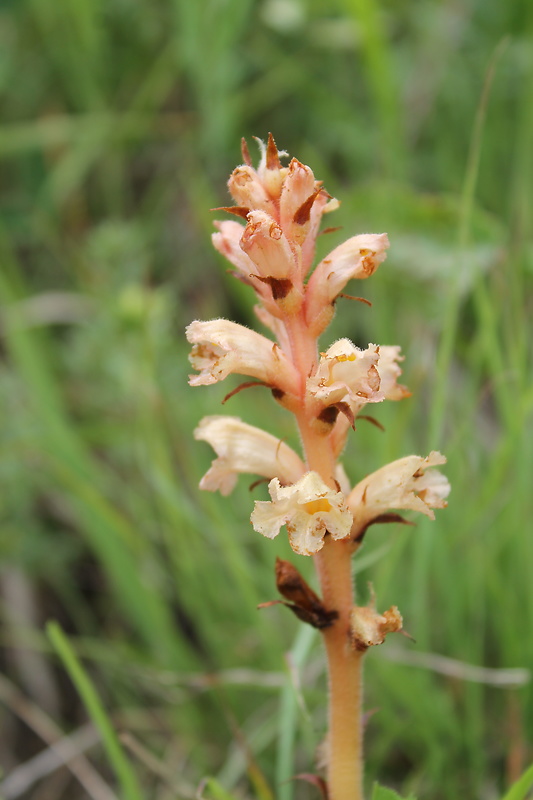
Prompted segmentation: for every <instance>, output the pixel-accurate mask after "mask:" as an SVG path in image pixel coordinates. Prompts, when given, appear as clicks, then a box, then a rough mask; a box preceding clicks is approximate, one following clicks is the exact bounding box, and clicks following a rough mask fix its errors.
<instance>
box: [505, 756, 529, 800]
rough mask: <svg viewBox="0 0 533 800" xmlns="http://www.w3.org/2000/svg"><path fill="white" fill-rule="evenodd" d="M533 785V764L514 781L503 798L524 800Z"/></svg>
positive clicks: (506, 799)
mask: <svg viewBox="0 0 533 800" xmlns="http://www.w3.org/2000/svg"><path fill="white" fill-rule="evenodd" d="M532 786H533V764H532V765H531V766H530V767H529V768H528V769H526V771H525V772H524V774H523V775H522V776H521V777H520V778H518V780H517V781H516V783H513V785H512V786H511V788H510V789H509V791H508V792H507V794H505V795H504V796H503V798H502V800H524V799H525V796H526V794H527V793H528V792H529V790H530V789H531V787H532Z"/></svg>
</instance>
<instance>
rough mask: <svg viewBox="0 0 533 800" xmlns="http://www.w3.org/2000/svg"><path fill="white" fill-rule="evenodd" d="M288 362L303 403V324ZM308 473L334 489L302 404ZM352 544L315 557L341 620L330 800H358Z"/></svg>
mask: <svg viewBox="0 0 533 800" xmlns="http://www.w3.org/2000/svg"><path fill="white" fill-rule="evenodd" d="M287 330H288V333H289V337H290V340H291V348H292V358H293V360H294V363H295V364H296V365H297V367H298V368H299V370H300V374H301V376H302V399H304V396H305V380H306V378H307V375H308V374H309V371H310V369H311V367H312V366H313V365H314V363H315V361H316V341H315V340H314V339H313V338H312V337H310V336H309V332H308V330H307V328H306V326H305V323H304V321H303V318H300V319H294V320H292V324H290V325H288V326H287ZM296 419H297V422H298V427H299V429H300V435H301V437H302V444H303V448H304V451H305V457H306V461H307V465H308V467H309V469H312V470H314V471H315V472H318V474H319V475H320V476H321V477H322V479H323V480H324V481H325V482H326V483H327V484H328V485H329V486H331V487H332V488H336V483H335V457H334V454H333V450H332V447H331V443H330V440H329V437H327V436H322V435H320V434H319V433H317V432H316V431H315V430H314V429H313V427H312V425H311V421H310V420H309V419H307V416H306V412H305V406H304V403H303V404H302V411H301V413H299V414H298V413H297V414H296ZM351 555H352V547H351V543H350V542H347V541H344V540H341V541H334V540H332V539H331V538H330V537H326V542H325V544H324V547H323V549H322V550H321V551H320V552H319V553H318V554H317V555H316V556H315V557H314V558H315V565H316V568H317V572H318V576H319V580H320V584H321V588H322V599H323V601H324V605H325V606H326V608H327V609H328V610H329V609H334V610H335V611H337V612H338V614H339V617H338V619H337V620H336V621H335V623H334V624H333V625H332V626H331V627H329V628H325V629H324V630H323V631H322V633H323V637H324V644H325V647H326V655H327V661H328V683H329V732H328V768H327V777H328V793H329V794H328V797H329V800H362V798H363V787H362V784H363V757H362V744H363V734H362V714H361V706H362V700H361V684H362V654H361V653H360V652H357V651H354V650H353V649H352V648H351V647H350V640H349V632H350V612H351V609H352V607H353V604H354V587H353V581H352V574H351Z"/></svg>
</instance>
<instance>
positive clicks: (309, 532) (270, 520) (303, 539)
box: [251, 472, 352, 556]
mask: <svg viewBox="0 0 533 800" xmlns="http://www.w3.org/2000/svg"><path fill="white" fill-rule="evenodd" d="M268 489H269V492H270V497H271V498H272V501H271V502H270V501H257V502H256V504H255V508H254V510H253V512H252V516H251V520H252V525H253V526H254V529H255V530H256V531H258V532H259V533H262V534H263V536H267V537H268V538H269V539H273V538H274V537H275V536H277V535H278V533H279V531H280V528H281V527H282V525H285V526H286V527H287V531H288V533H289V541H290V544H291V547H292V549H293V550H294V551H295V552H296V553H300V555H304V556H309V555H313V554H314V553H318V551H319V550H321V549H322V547H323V546H324V537H325V535H326V533H329V534H330V535H331V536H332V538H333V539H345V538H346V537H348V536H349V535H350V531H351V527H352V515H351V513H350V511H349V510H348V508H347V506H346V502H345V498H344V495H343V494H342V492H336V491H335V490H333V489H330V487H329V486H328V485H327V484H326V483H325V482H324V481H323V480H322V478H321V477H320V476H319V475H318V474H317V473H316V472H307V473H306V474H305V475H304V476H303V477H302V478H300V480H299V481H297V482H296V483H294V484H293V485H292V486H285V487H283V486H281V485H280V482H279V480H278V479H277V478H274V479H273V480H271V481H270V483H269V485H268Z"/></svg>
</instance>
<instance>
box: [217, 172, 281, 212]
mask: <svg viewBox="0 0 533 800" xmlns="http://www.w3.org/2000/svg"><path fill="white" fill-rule="evenodd" d="M228 188H229V190H230V194H231V196H232V197H233V199H234V200H235V202H236V204H237V205H238V206H240V207H244V208H248V209H249V210H250V211H251V210H252V209H261V210H262V211H265V212H266V213H267V214H275V213H276V207H275V205H274V202H273V200H272V197H271V196H270V195H269V193H268V192H267V190H266V188H265V186H264V184H263V182H262V181H261V179H260V177H259V175H258V174H257V172H256V171H255V169H254V168H253V167H251V166H249V165H248V164H243V165H242V166H240V167H237V168H236V169H234V170H233V172H232V173H231V175H230V179H229V181H228Z"/></svg>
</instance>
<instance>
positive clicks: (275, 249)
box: [241, 211, 296, 280]
mask: <svg viewBox="0 0 533 800" xmlns="http://www.w3.org/2000/svg"><path fill="white" fill-rule="evenodd" d="M247 220H248V224H247V226H246V228H245V229H244V233H243V235H242V237H241V247H242V249H243V250H244V252H245V253H246V254H247V255H248V256H249V258H250V259H251V261H253V263H254V265H255V267H256V270H255V271H256V274H257V275H259V276H261V277H264V278H275V279H277V280H284V279H288V280H292V278H293V276H294V273H295V271H296V261H295V259H294V254H293V252H292V250H291V247H290V245H289V242H288V239H287V237H286V236H285V234H284V233H283V229H282V227H281V225H279V224H278V223H277V222H276V220H275V219H273V217H271V216H270V215H269V214H265V212H264V211H250V213H249V214H248V216H247Z"/></svg>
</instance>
